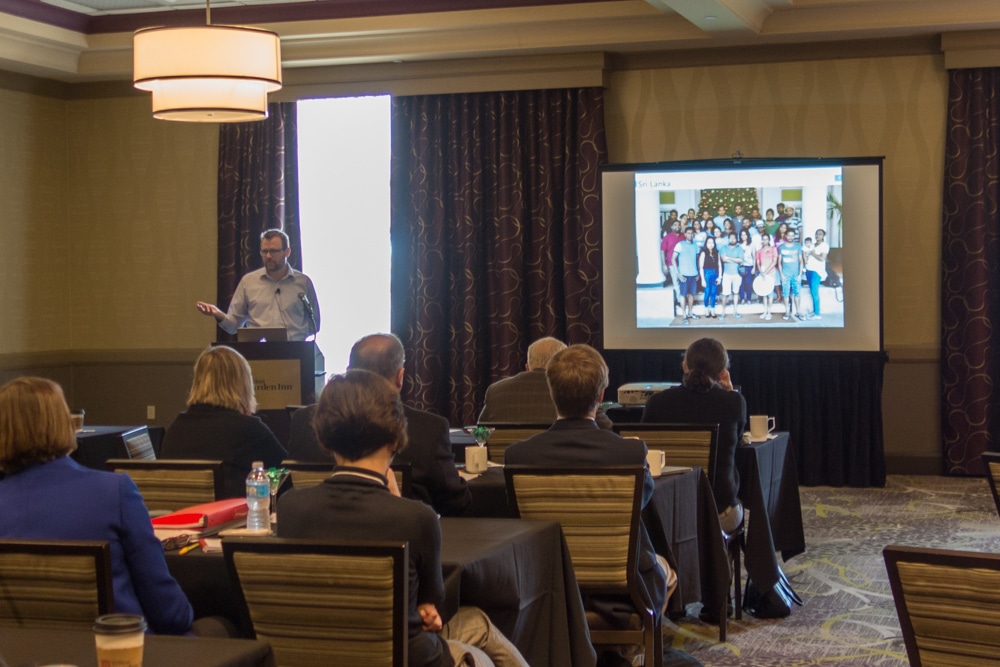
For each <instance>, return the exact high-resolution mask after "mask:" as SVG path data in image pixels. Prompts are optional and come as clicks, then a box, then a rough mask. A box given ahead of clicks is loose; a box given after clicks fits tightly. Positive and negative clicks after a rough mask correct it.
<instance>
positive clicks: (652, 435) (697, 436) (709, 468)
mask: <svg viewBox="0 0 1000 667" xmlns="http://www.w3.org/2000/svg"><path fill="white" fill-rule="evenodd" d="M614 430H615V432H616V433H617V434H618V435H620V436H621V437H623V438H639V439H640V440H643V441H645V442H646V447H647V448H648V449H659V450H662V451H663V452H664V453H665V458H666V463H667V465H675V466H691V467H699V468H701V469H702V470H704V471H705V474H706V475H708V480H709V485H711V484H714V482H715V456H716V452H717V451H718V444H719V425H718V424H615V426H614ZM744 525H745V522H744ZM723 539H724V540H725V543H726V552H727V553H728V554H729V565H730V570H731V576H732V582H733V591H732V594H733V607H734V611H735V614H736V620H742V618H743V588H742V584H743V577H742V568H743V564H742V562H741V561H742V558H741V556H742V554H744V553H746V535H745V530H744V526H742V525H741V526H740V527H739V528H737V529H736V531H735V532H733V533H723ZM725 607H726V605H723V608H722V609H721V610H720V611H719V641H723V642H724V641H726V632H727V625H728V617H729V614H728V613H727V609H726V608H725Z"/></svg>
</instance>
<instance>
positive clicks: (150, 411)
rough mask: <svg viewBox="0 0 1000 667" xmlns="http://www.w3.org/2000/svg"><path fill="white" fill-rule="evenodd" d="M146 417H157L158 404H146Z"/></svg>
mask: <svg viewBox="0 0 1000 667" xmlns="http://www.w3.org/2000/svg"><path fill="white" fill-rule="evenodd" d="M146 419H156V406H155V405H147V406H146Z"/></svg>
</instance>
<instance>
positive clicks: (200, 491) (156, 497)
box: [106, 459, 223, 512]
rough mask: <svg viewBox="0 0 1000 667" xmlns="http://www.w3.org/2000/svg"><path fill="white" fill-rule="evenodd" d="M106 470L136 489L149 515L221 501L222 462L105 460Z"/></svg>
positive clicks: (194, 460)
mask: <svg viewBox="0 0 1000 667" xmlns="http://www.w3.org/2000/svg"><path fill="white" fill-rule="evenodd" d="M106 465H107V468H108V470H110V471H112V472H123V473H125V474H127V475H128V476H129V477H131V478H132V481H133V482H135V485H136V486H137V487H139V493H141V494H142V498H143V500H144V501H145V503H146V509H148V510H149V511H150V512H163V511H167V512H173V511H176V510H179V509H183V508H185V507H190V506H192V505H200V504H202V503H210V502H212V501H215V500H219V499H220V498H222V495H223V490H222V461H212V460H200V459H171V460H165V459H156V460H153V461H141V460H140V461H133V460H130V459H109V460H108V462H107V464H106Z"/></svg>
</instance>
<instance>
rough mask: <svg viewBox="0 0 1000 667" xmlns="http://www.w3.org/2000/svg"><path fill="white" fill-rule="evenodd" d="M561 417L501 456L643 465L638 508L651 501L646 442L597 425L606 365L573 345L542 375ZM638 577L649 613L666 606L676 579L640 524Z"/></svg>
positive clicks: (536, 461)
mask: <svg viewBox="0 0 1000 667" xmlns="http://www.w3.org/2000/svg"><path fill="white" fill-rule="evenodd" d="M545 374H546V376H547V378H548V384H549V387H550V389H551V392H552V400H553V401H554V402H555V406H556V411H557V412H558V416H559V418H558V419H557V420H556V422H555V423H554V424H553V425H552V427H551V428H550V429H549V430H548V431H545V432H544V433H539V434H538V435H534V436H532V437H530V438H528V439H527V440H523V441H521V442H518V443H515V444H513V445H511V446H510V447H508V448H507V450H506V451H505V452H504V461H505V462H506V463H510V464H521V465H544V466H565V467H567V468H572V467H574V466H600V465H642V466H644V467H645V468H646V476H645V481H644V482H643V489H642V506H643V507H645V506H646V504H647V503H649V501H650V499H651V498H652V497H653V478H652V476H651V475H650V474H649V467H648V466H647V465H646V443H644V442H642V441H641V440H638V439H635V438H628V439H626V438H622V437H620V436H619V435H618V434H616V433H613V432H611V431H607V430H603V429H601V428H599V427H598V426H597V423H596V422H595V421H594V417H595V416H596V415H597V406H598V405H599V404H600V403H601V400H602V399H603V397H604V390H605V389H607V387H608V366H607V364H605V363H604V359H602V358H601V355H600V354H599V353H598V352H597V350H595V349H594V348H592V347H590V346H589V345H571V346H570V347H568V348H566V349H565V350H563V351H562V352H559V353H557V354H556V355H555V356H554V357H553V358H552V361H551V362H550V363H549V366H548V369H547V370H546V371H545ZM638 568H639V578H640V579H641V580H642V582H643V586H644V590H645V594H644V596H643V597H644V599H645V601H646V602H647V604H649V605H650V606H651V607H652V608H653V609H657V610H660V611H661V612H662V611H663V609H665V608H666V605H667V600H668V599H669V597H670V593H672V592H673V588H674V587H675V586H676V583H677V576H676V575H675V574H674V573H673V571H671V570H670V567H669V566H668V565H667V562H666V560H665V559H663V558H662V557H659V556H657V555H656V554H655V553H654V551H653V544H652V542H650V539H649V534H648V533H647V532H646V528H645V527H644V526H642V525H640V526H639V563H638Z"/></svg>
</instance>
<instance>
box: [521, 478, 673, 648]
mask: <svg viewBox="0 0 1000 667" xmlns="http://www.w3.org/2000/svg"><path fill="white" fill-rule="evenodd" d="M504 477H505V478H506V482H507V496H508V497H509V498H510V499H511V501H512V502H513V504H514V506H515V507H516V508H517V513H518V515H519V517H520V518H522V519H539V520H545V521H558V522H559V523H560V524H561V525H562V530H563V534H564V535H565V537H566V544H567V546H568V548H569V553H570V557H571V558H572V560H573V569H574V570H575V571H576V579H577V582H578V583H579V585H580V593H582V594H583V595H584V596H588V595H622V596H625V597H627V598H629V599H631V601H632V609H631V610H630V612H631V622H630V623H629V627H628V628H624V629H619V628H613V627H610V626H609V625H608V624H607V622H606V621H604V620H603V619H602V618H601V617H600V616H599V615H598V614H596V613H593V612H589V611H588V612H587V625H588V626H590V638H591V642H592V643H593V644H594V645H595V646H597V645H622V644H626V645H639V646H642V647H643V654H644V656H645V661H644V663H643V664H645V665H647V667H649V666H654V667H660V666H661V665H662V664H663V635H662V626H661V623H660V614H659V610H658V609H652V608H650V607H648V606H646V604H645V602H644V601H643V599H642V594H641V592H640V591H641V590H642V586H643V583H642V581H641V580H640V579H639V575H638V567H637V560H638V556H639V523H640V521H641V520H642V519H641V517H640V511H641V507H642V487H643V481H644V472H643V468H642V467H640V466H607V467H599V468H592V467H586V468H583V467H581V468H550V467H543V466H522V465H509V466H505V467H504Z"/></svg>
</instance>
